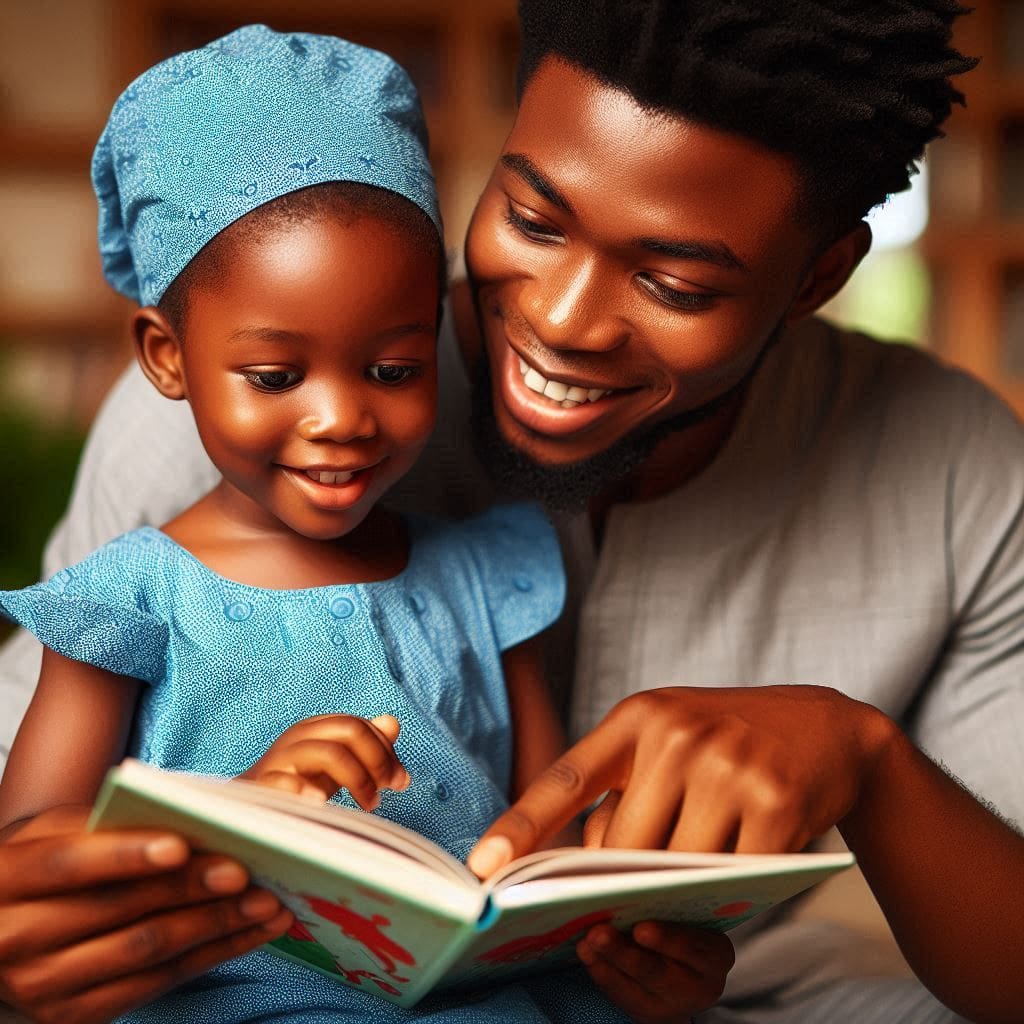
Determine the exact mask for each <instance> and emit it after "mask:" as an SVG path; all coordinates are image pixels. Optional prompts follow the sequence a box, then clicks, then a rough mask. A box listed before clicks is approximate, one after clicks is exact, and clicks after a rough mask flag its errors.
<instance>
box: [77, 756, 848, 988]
mask: <svg viewBox="0 0 1024 1024" xmlns="http://www.w3.org/2000/svg"><path fill="white" fill-rule="evenodd" d="M137 826H157V827H162V828H167V829H171V830H174V831H177V832H180V833H181V834H182V835H184V836H186V837H187V838H188V839H189V840H190V841H191V842H193V844H194V845H195V846H197V847H199V848H203V849H209V850H216V851H218V852H222V853H226V854H230V855H231V856H233V857H235V858H236V859H237V860H239V861H240V862H241V863H243V864H245V865H246V866H247V867H248V869H249V871H250V872H251V874H252V876H253V879H254V881H255V882H256V883H257V884H259V885H262V886H265V887H266V888H268V889H272V890H273V891H274V892H275V893H276V894H277V895H278V896H279V897H280V899H281V901H282V902H283V903H284V904H285V905H286V906H288V907H289V908H290V909H291V910H292V911H293V912H294V913H295V924H294V925H293V926H292V928H291V929H290V931H289V932H288V934H287V935H284V936H282V937H281V938H280V939H277V940H275V941H274V942H273V943H271V944H270V946H268V947H267V948H269V949H271V950H272V951H273V952H275V953H278V954H279V955H281V956H283V957H286V958H287V959H289V960H293V961H297V962H298V963H301V964H303V965H305V966H307V967H310V968H312V969H314V970H317V971H320V972H322V973H324V974H327V975H330V976H331V977H333V978H336V979H337V980H339V981H341V982H344V983H347V984H349V985H354V986H357V987H360V988H363V989H366V990H369V991H371V992H374V993H376V994H378V995H380V996H381V997H382V998H384V999H387V1000H390V1001H391V1002H394V1003H397V1004H398V1005H399V1006H413V1005H414V1004H415V1003H416V1002H417V1001H418V1000H419V999H421V998H422V997H423V996H425V995H426V994H427V993H428V992H430V991H432V990H434V989H436V988H441V987H446V988H447V987H451V986H472V985H477V984H486V985H492V984H493V983H494V982H495V981H497V980H502V981H503V980H506V979H508V978H512V977H514V976H516V975H517V974H523V973H527V972H536V971H538V970H548V969H551V968H553V967H560V966H564V965H565V964H567V963H571V962H572V961H573V959H574V947H575V944H576V942H578V941H579V939H580V938H582V936H583V935H584V933H585V932H586V931H587V930H588V929H589V928H590V927H591V926H593V925H594V924H597V923H598V922H605V921H607V922H610V923H611V924H613V925H615V926H617V927H620V928H628V927H629V926H630V925H632V924H635V923H636V922H637V921H644V920H663V921H681V922H687V923H690V924H694V925H699V926H700V927H704V928H713V929H715V930H716V931H725V930H727V929H729V928H732V927H734V926H735V925H738V924H739V923H740V922H742V921H745V920H747V918H750V917H752V916H753V915H754V914H757V913H760V912H761V911H762V910H766V909H767V908H768V907H770V906H773V905H774V904H776V903H778V902H779V901H780V900H784V899H786V898H788V897H789V896H792V895H794V894H795V893H798V892H800V891H801V890H803V889H806V888H807V887H808V886H810V885H813V884H814V883H815V882H819V881H821V880H822V879H823V878H825V877H827V876H828V875H831V874H833V873H835V872H836V871H839V870H841V869H843V868H845V867H848V866H849V865H850V864H852V863H853V856H852V855H851V854H847V853H842V854H810V853H797V854H782V855H777V856H752V855H749V854H696V853H670V852H666V851H638V850H584V849H580V848H574V849H562V850H547V851H544V852H541V853H534V854H531V855H529V856H527V857H521V858H520V859H519V860H517V861H514V862H513V863H512V864H509V865H508V866H507V867H505V868H503V869H502V870H501V871H500V872H499V873H498V874H497V875H495V876H494V877H493V878H492V879H490V880H489V881H488V882H486V883H483V884H482V883H481V882H480V881H479V880H478V879H477V878H476V877H475V876H474V875H473V874H472V873H471V872H470V871H469V870H468V869H467V868H466V867H465V866H464V865H463V864H461V863H460V862H459V861H457V860H456V859H455V858H454V857H451V856H449V855H448V854H447V853H446V852H445V851H444V850H442V849H441V848H440V847H439V846H437V845H435V844H434V843H432V842H431V841H430V840H429V839H425V838H423V837H422V836H420V835H417V834H416V833H415V832H411V831H410V830H408V829H406V828H403V827H402V826H400V825H396V824H394V823H393V822H390V821H387V820H385V819H383V818H380V817H377V816H376V815H374V814H368V813H366V812H364V811H359V810H349V809H348V808H344V807H338V806H336V805H333V804H328V805H325V806H315V805H313V804H308V803H306V802H304V801H301V800H299V799H297V798H296V797H293V796H290V795H288V794H285V793H281V792H277V791H275V790H271V789H267V788H265V787H262V786H257V785H255V784H253V783H247V782H238V781H226V780H223V779H213V778H209V777H206V776H198V775H188V774H184V773H178V772H165V771H161V770H159V769H156V768H152V767H150V766H148V765H145V764H142V763H140V762H138V761H132V760H127V761H125V762H124V763H123V764H122V765H120V766H119V767H117V768H114V769H112V770H111V772H110V773H109V775H108V776H107V779H106V782H105V783H104V785H103V789H102V790H101V792H100V795H99V797H98V799H97V801H96V806H95V809H94V811H93V815H92V818H91V819H90V827H91V828H100V829H110V828H129V827H137Z"/></svg>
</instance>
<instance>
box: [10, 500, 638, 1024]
mask: <svg viewBox="0 0 1024 1024" xmlns="http://www.w3.org/2000/svg"><path fill="white" fill-rule="evenodd" d="M407 525H408V528H409V532H410V539H411V545H410V556H409V562H408V565H407V566H406V568H405V570H404V571H403V572H401V573H400V574H399V575H397V576H395V577H394V578H392V579H389V580H384V581H381V582H377V583H358V584H344V585H338V586H329V587H315V588H309V589H303V590H268V589H264V588H261V587H251V586H246V585H244V584H241V583H236V582H233V581H231V580H228V579H225V578H224V577H222V576H219V575H217V574H216V573H214V572H213V571H212V570H210V569H209V568H207V567H206V566H205V565H204V564H203V563H201V562H200V561H198V560H197V559H196V558H194V557H193V556H192V555H190V554H189V553H188V552H187V551H185V550H184V549H183V548H181V547H180V546H179V545H178V544H176V543H175V542H174V541H172V540H171V539H170V538H169V537H168V536H167V535H166V534H164V533H162V532H160V531H159V530H156V529H153V528H152V527H143V528H141V529H138V530H134V531H132V532H131V533H127V534H124V535H123V536H121V537H118V538H117V539H116V540H113V541H111V542H110V543H109V544H106V545H104V546H103V547H102V548H100V549H99V550H98V551H95V552H94V553H93V554H91V555H90V556H89V557H88V558H86V559H85V560H83V561H82V562H80V563H78V564H77V565H75V566H73V567H71V568H70V569H65V570H63V571H62V572H60V573H58V574H57V575H56V576H54V577H52V578H51V579H50V580H49V581H48V582H46V583H42V584H38V585H36V586H33V587H28V588H27V589H25V590H21V591H6V592H4V591H0V609H2V610H3V611H4V612H5V613H6V614H7V615H8V616H9V617H10V618H13V619H14V620H16V621H17V622H19V623H20V624H21V625H23V626H25V627H26V628H27V629H29V630H31V631H32V632H33V633H35V635H36V636H37V637H38V638H39V639H40V640H41V641H42V642H43V643H44V644H46V646H48V647H50V648H52V649H53V650H55V651H57V652H59V653H61V654H63V655H65V656H66V657H69V658H73V659H75V660H78V661H84V662H88V663H89V664H92V665H97V666H99V667H101V668H105V669H109V670H110V671H112V672H116V673H119V674H122V675H126V676H131V677H134V678H137V679H140V680H142V682H143V683H144V684H146V685H144V686H143V687H142V690H141V694H140V699H139V705H138V709H137V713H136V720H135V726H134V730H133V734H132V737H131V740H130V744H129V751H128V752H129V753H130V754H131V755H132V756H135V757H138V758H139V759H140V760H143V761H147V762H149V763H150V764H154V765H158V766H159V767H161V768H170V769H183V770H190V771H200V772H205V773H208V774H212V775H220V776H232V775H237V774H239V773H240V772H242V771H244V770H246V769H247V768H248V767H250V765H251V764H252V763H253V762H254V761H255V760H256V759H257V758H258V757H259V756H261V755H262V754H263V753H264V752H265V751H266V750H267V749H268V748H269V747H270V745H271V744H272V743H273V742H274V740H276V739H277V737H278V736H280V735H281V733H282V732H284V730H285V729H287V728H288V727H289V726H291V725H293V724H294V723H295V722H297V721H300V720H301V719H304V718H309V717H310V716H312V715H322V714H334V713H347V714H355V715H362V716H365V717H372V716H374V715H379V714H384V713H388V714H392V715H395V717H397V718H398V719H399V721H400V722H401V723H402V732H401V736H400V737H399V740H398V742H397V744H396V751H397V753H398V755H399V757H400V758H401V761H402V763H403V764H404V765H405V767H406V768H407V769H408V771H409V775H410V777H411V779H412V785H411V786H410V787H409V789H408V790H406V791H405V792H403V793H392V792H385V793H383V794H382V800H381V805H380V808H379V811H378V812H377V813H380V814H383V815H385V816H386V817H388V818H390V819H392V820H393V821H397V822H399V823H400V824H402V825H405V826H407V827H408V828H412V829H415V830H416V831H418V832H420V833H422V834H423V835H425V836H428V837H429V838H430V839H432V840H434V841H435V842H436V843H438V844H439V845H441V846H443V847H444V848H445V849H447V850H448V851H449V852H451V853H452V854H454V855H455V856H456V857H459V858H465V856H466V854H467V853H468V852H469V850H470V848H471V847H472V846H473V844H474V843H475V842H476V840H477V838H478V837H479V836H480V834H481V833H482V832H483V831H484V830H485V828H486V827H487V826H488V824H490V822H491V821H493V820H494V818H495V817H496V816H497V815H498V814H499V813H500V812H501V811H502V810H503V809H504V808H505V807H506V806H507V799H506V794H507V792H508V786H509V778H510V771H511V755H512V746H511V725H510V720H509V711H508V701H507V697H506V692H505V685H504V678H503V675H502V671H501V652H502V651H503V650H506V649H507V648H509V647H512V646H514V645H516V644H518V643H521V642H522V641H524V640H526V639H528V638H529V637H531V636H533V635H535V634H536V633H538V632H540V631H541V630H543V629H544V628H546V627H547V626H548V625H550V624H551V622H553V621H554V620H555V619H556V618H557V617H558V614H559V612H560V611H561V607H562V603H563V600H564V589H565V580H564V575H563V571H562V563H561V556H560V552H559V548H558V541H557V539H556V537H555V534H554V531H553V529H552V528H551V526H550V524H549V523H548V522H547V520H546V519H545V518H544V516H543V514H542V513H541V512H540V511H539V510H538V509H536V508H534V507H532V506H528V505H511V506H503V507H499V508H495V509H492V510H491V511H489V512H487V513H485V514H484V515H482V516H480V517H478V518H476V519H472V520H469V521H466V522H462V523H459V524H449V523H440V522H436V521H430V520H425V519H419V518H410V519H407ZM340 799H341V801H342V802H350V801H349V799H348V798H347V795H346V796H345V797H342V798H340ZM122 1019H123V1020H126V1021H133V1022H139V1024H142V1022H147V1024H154V1022H185V1021H188V1022H196V1021H204V1022H206V1021H209V1022H218V1024H236V1022H238V1024H240V1022H243V1021H261V1022H262V1021H291V1022H303V1024H320V1022H329V1021H330V1022H336V1021H380V1022H385V1021H386V1022H397V1021H412V1020H415V1021H431V1022H435V1021H436V1022H441V1021H467V1022H469V1021H494V1022H495V1024H497V1022H501V1024H510V1022H516V1024H518V1022H524V1024H526V1022H534V1021H536V1022H543V1021H565V1022H574V1021H579V1022H581V1024H582V1022H589V1021H605V1020H608V1021H618V1020H623V1019H624V1018H623V1017H622V1015H621V1014H620V1013H619V1011H617V1010H616V1009H614V1008H613V1007H612V1006H611V1005H610V1004H609V1003H608V1002H607V1001H606V1000H605V999H604V997H603V996H601V995H600V993H598V992H597V990H596V989H594V987H593V986H592V984H591V983H590V981H589V979H588V978H587V977H586V976H585V974H583V972H582V971H578V970H577V971H570V972H565V973H561V974H557V975H551V976H548V977H545V978H540V979H535V980H533V981H530V982H524V983H521V984H516V985H509V986H505V987H502V988H498V989H496V990H495V991H493V992H490V993H484V994H478V996H477V997H467V996H465V995H460V996H459V997H458V998H457V999H455V998H453V997H447V998H441V997H437V998H435V999H434V1000H431V1001H427V1002H425V1003H421V1004H420V1006H419V1007H417V1008H416V1009H415V1010H402V1009H399V1008H397V1007H395V1006H392V1005H391V1004H389V1003H386V1002H383V1001H381V1000H380V999H378V998H376V997H375V996H371V995H368V994H366V993H364V992H361V991H358V990H354V989H349V988H347V987H345V986H343V985H341V984H339V983H337V982H334V981H332V980H330V979H329V978H326V977H323V976H321V975H319V974H316V973H315V972H312V971H309V970H306V969H305V968H302V967H299V966H297V965H294V964H291V963H289V962H286V961H283V960H281V959H280V958H278V957H276V956H274V955H273V954H270V953H265V952H263V951H259V950H258V951H256V952H253V953H249V954H247V955H246V956H242V957H239V958H237V959H235V960H230V961H228V962H227V963H225V964H222V965H221V966H219V967H217V968H216V969H214V970H212V971H210V972H209V973H207V974H206V975H204V976H203V977H201V978H199V979H197V980H196V981H193V982H191V983H190V984H188V985H186V986H183V987H182V988H180V989H178V990H176V991H175V992H173V993H171V994H170V995H167V996H165V997H163V998H161V999H159V1000H157V1001H156V1002H154V1003H151V1004H150V1005H148V1006H146V1007H144V1008H143V1009H141V1010H138V1011H136V1012H134V1013H132V1014H129V1015H128V1016H127V1017H125V1018H122Z"/></svg>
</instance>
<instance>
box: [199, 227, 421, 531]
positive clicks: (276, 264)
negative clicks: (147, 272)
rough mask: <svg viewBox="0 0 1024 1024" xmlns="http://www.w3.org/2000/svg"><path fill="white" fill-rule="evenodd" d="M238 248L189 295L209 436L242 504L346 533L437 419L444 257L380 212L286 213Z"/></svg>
mask: <svg viewBox="0 0 1024 1024" xmlns="http://www.w3.org/2000/svg"><path fill="white" fill-rule="evenodd" d="M235 250H237V251H232V253H231V262H230V264H229V265H228V266H227V268H226V269H225V271H224V273H223V274H222V275H221V276H219V278H218V279H217V280H216V281H213V282H210V283H209V284H208V285H206V286H204V287H197V288H195V289H194V290H193V291H192V292H191V293H190V295H189V299H188V315H187V321H186V325H185V330H184V333H185V338H184V340H183V342H182V344H181V349H180V359H181V370H182V375H183V380H184V387H185V393H186V397H187V398H188V400H189V402H190V403H191V406H192V411H193V413H194V415H195V419H196V424H197V426H198V428H199V434H200V437H201V438H202V441H203V445H204V446H205V448H206V450H207V452H208V453H209V455H210V458H211V459H212V460H213V463H214V464H215V465H216V466H217V468H218V469H219V470H220V472H221V474H222V475H223V477H224V479H225V481H226V485H227V487H226V489H225V490H226V494H227V496H228V497H229V499H230V500H231V502H232V514H238V515H240V516H241V517H242V519H243V521H246V522H252V523H254V524H258V525H260V526H262V527H267V526H269V527H270V528H272V529H276V528H278V523H283V524H285V525H286V526H287V527H289V528H290V529H292V530H294V531H296V532H297V533H300V534H302V535H303V536H306V537H311V538H316V539H321V540H326V539H330V538H334V537H339V536H341V535H343V534H346V533H348V532H349V531H350V530H352V529H354V528H355V527H356V526H358V525H359V523H360V522H362V520H363V519H364V518H365V516H366V515H367V513H368V512H369V511H370V509H371V508H372V507H373V505H374V503H375V502H376V501H377V500H378V499H379V498H380V497H381V495H382V494H383V493H384V492H385V491H386V490H387V489H388V488H389V487H390V486H391V485H392V484H393V483H394V482H395V481H396V480H398V479H399V478H400V477H401V476H402V475H403V474H404V473H406V472H407V471H408V470H409V468H410V467H411V466H412V464H413V463H414V462H415V460H416V458H417V456H418V455H419V453H420V451H421V450H422V448H423V446H424V444H425V443H426V440H427V438H428V436H429V434H430V431H431V429H432V428H433V424H434V415H435V407H436V385H437V376H436V320H437V308H438V298H439V296H438V284H437V266H436V262H435V260H434V257H433V256H431V255H430V254H429V253H425V252H418V251H416V248H415V247H414V246H412V245H410V243H409V241H408V239H407V238H406V237H404V236H403V234H402V233H401V231H400V229H399V228H398V227H396V226H393V225H392V224H391V223H389V222H387V221H384V220H381V219H378V218H375V217H371V216H363V217H360V218H358V219H357V220H355V221H354V222H352V223H351V224H344V223H341V222H340V221H338V220H337V219H336V218H332V217H323V218H317V219H316V220H306V221H301V222H298V223H292V224H284V225H281V226H279V227H276V228H275V229H274V230H273V231H272V232H271V233H269V234H268V235H265V236H264V237H262V238H261V239H259V240H257V241H254V242H251V243H247V244H245V245H238V246H236V247H235ZM268 513H269V516H268Z"/></svg>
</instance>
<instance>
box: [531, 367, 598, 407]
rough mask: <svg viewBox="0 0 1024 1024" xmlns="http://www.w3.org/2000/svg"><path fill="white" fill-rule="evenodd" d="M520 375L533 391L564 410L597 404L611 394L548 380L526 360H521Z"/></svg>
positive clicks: (596, 389)
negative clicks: (584, 404)
mask: <svg viewBox="0 0 1024 1024" xmlns="http://www.w3.org/2000/svg"><path fill="white" fill-rule="evenodd" d="M519 373H520V374H521V375H522V378H523V383H524V384H525V385H526V386H527V387H528V388H529V389H530V390H531V391H536V392H537V394H538V395H543V396H544V397H545V398H550V399H551V401H553V402H557V403H558V404H559V405H560V406H561V407H562V408H563V409H575V408H576V406H577V405H582V404H583V403H584V402H596V401H597V400H598V399H599V398H604V396H605V395H610V394H611V392H610V391H605V390H603V389H602V388H581V387H577V386H575V385H573V386H570V385H568V384H563V383H562V382H561V381H560V380H548V379H547V377H545V376H544V375H543V374H541V373H538V372H537V371H536V370H535V369H534V368H533V367H532V366H530V365H529V364H528V363H527V362H526V360H525V359H520V360H519Z"/></svg>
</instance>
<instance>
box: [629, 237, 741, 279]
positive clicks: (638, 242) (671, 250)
mask: <svg viewBox="0 0 1024 1024" xmlns="http://www.w3.org/2000/svg"><path fill="white" fill-rule="evenodd" d="M633 244H634V245H635V246H638V247H639V248H641V249H648V250H650V251H651V252H657V253H661V254H662V255H664V256H671V257H672V258H673V259H677V260H695V261H697V262H698V263H710V264H712V265H713V266H716V267H722V268H723V269H724V270H742V271H743V273H744V274H749V273H750V268H749V267H748V266H747V265H746V264H745V263H744V262H743V261H742V260H741V259H740V258H739V257H738V256H737V255H736V253H734V252H733V251H732V249H730V248H729V246H727V245H726V244H725V242H698V241H690V242H670V241H668V240H666V239H663V238H637V239H634V241H633Z"/></svg>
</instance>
